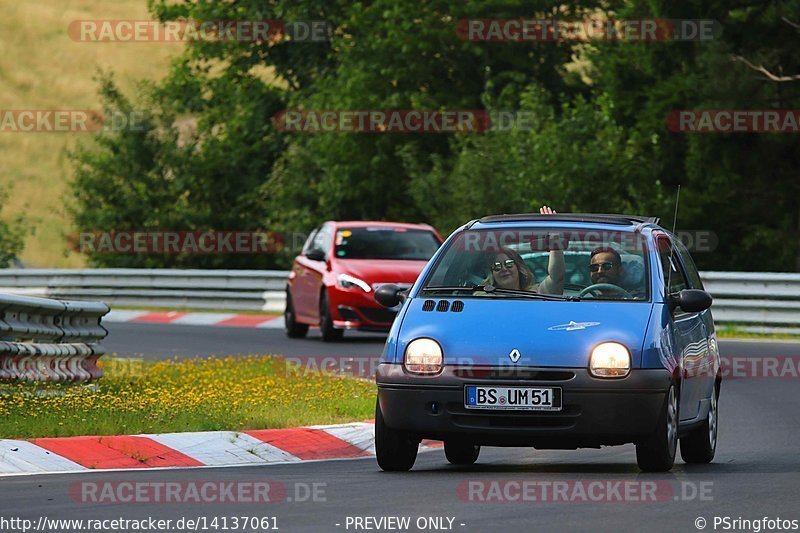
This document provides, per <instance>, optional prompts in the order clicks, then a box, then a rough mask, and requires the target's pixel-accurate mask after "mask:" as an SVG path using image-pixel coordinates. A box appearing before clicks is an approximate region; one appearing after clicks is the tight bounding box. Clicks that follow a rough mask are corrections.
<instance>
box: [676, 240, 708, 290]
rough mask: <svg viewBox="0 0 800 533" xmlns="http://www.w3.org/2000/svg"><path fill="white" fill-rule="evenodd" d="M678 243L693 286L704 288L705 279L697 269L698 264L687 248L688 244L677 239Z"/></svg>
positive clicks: (694, 287)
mask: <svg viewBox="0 0 800 533" xmlns="http://www.w3.org/2000/svg"><path fill="white" fill-rule="evenodd" d="M676 245H677V248H678V255H680V256H681V262H682V263H683V266H684V267H686V274H687V277H688V278H689V282H690V283H691V284H692V288H693V289H703V280H701V279H700V272H698V271H697V266H696V265H695V264H694V259H692V256H691V255H689V250H687V249H686V246H685V245H684V244H683V243H682V242H681V241H680V240H677V241H676Z"/></svg>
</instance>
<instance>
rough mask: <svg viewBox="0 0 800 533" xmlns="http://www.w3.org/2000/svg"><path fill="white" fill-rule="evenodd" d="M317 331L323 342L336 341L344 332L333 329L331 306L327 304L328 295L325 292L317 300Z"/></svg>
mask: <svg viewBox="0 0 800 533" xmlns="http://www.w3.org/2000/svg"><path fill="white" fill-rule="evenodd" d="M319 331H320V333H322V340H323V341H325V342H331V341H338V340H339V339H341V338H342V335H343V334H344V330H341V329H336V328H335V327H333V318H331V306H330V304H329V303H328V295H327V293H326V292H325V291H322V296H320V298H319Z"/></svg>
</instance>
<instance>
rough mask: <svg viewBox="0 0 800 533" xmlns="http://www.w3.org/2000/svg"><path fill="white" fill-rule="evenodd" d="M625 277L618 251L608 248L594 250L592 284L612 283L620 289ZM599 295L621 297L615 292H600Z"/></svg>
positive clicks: (591, 262)
mask: <svg viewBox="0 0 800 533" xmlns="http://www.w3.org/2000/svg"><path fill="white" fill-rule="evenodd" d="M624 275H625V269H624V268H623V266H622V257H620V255H619V252H618V251H616V250H615V249H613V248H611V247H608V246H601V247H598V248H595V249H594V250H592V255H591V259H589V276H590V277H591V278H592V284H595V283H610V284H611V285H616V286H618V287H620V286H621V285H620V284H621V283H622V279H623V276H624ZM598 294H599V295H600V296H613V297H618V296H619V293H618V292H614V291H599V292H598Z"/></svg>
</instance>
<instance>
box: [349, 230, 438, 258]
mask: <svg viewBox="0 0 800 533" xmlns="http://www.w3.org/2000/svg"><path fill="white" fill-rule="evenodd" d="M439 245H440V242H439V239H438V238H437V237H436V234H435V233H433V232H432V231H428V230H422V229H409V228H396V227H395V228H393V227H382V226H374V227H362V228H340V229H339V230H338V231H337V232H336V241H335V243H334V246H335V249H334V254H335V255H336V257H337V258H339V259H399V260H408V261H427V260H428V259H430V258H431V256H433V254H434V252H436V250H437V249H438V248H439Z"/></svg>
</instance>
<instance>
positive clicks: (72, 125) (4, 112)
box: [0, 109, 146, 133]
mask: <svg viewBox="0 0 800 533" xmlns="http://www.w3.org/2000/svg"><path fill="white" fill-rule="evenodd" d="M145 128H146V115H145V113H144V112H142V111H130V112H122V111H111V112H106V113H103V112H101V111H97V110H91V109H0V133H97V132H101V131H115V132H119V131H126V130H129V131H143V130H144V129H145Z"/></svg>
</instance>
